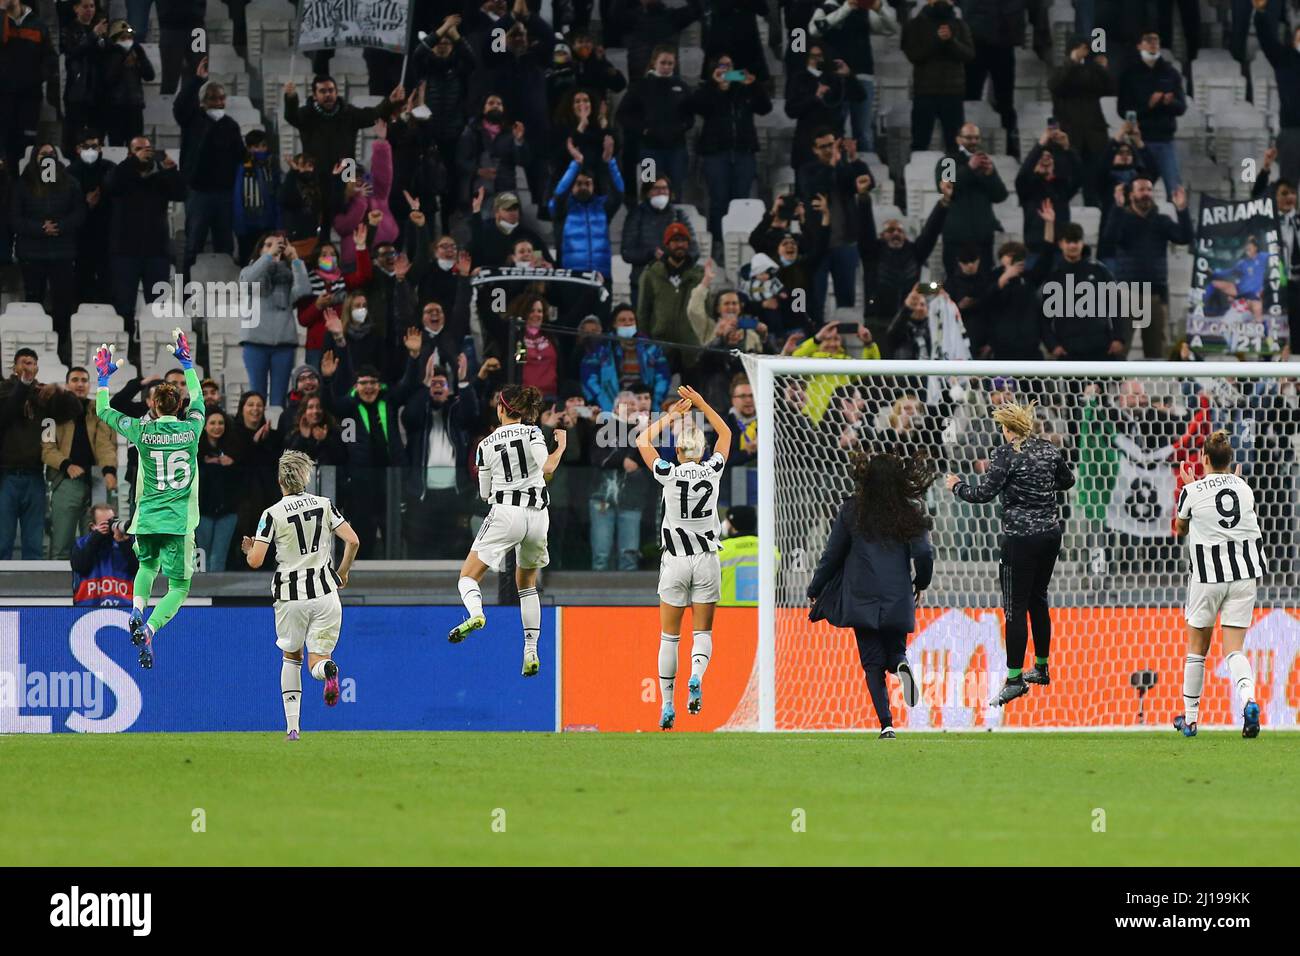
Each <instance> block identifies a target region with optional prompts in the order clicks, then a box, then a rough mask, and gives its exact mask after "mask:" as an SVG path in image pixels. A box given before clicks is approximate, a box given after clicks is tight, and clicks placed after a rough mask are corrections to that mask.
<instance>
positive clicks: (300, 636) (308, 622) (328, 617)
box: [275, 591, 343, 657]
mask: <svg viewBox="0 0 1300 956" xmlns="http://www.w3.org/2000/svg"><path fill="white" fill-rule="evenodd" d="M342 627H343V605H342V603H341V602H340V601H339V594H338V592H337V591H331V592H330V593H329V594H322V595H321V596H320V597H316V598H307V600H305V601H276V602H275V643H276V645H277V646H279V648H280V650H282V651H290V652H294V651H300V650H302V646H303V645H304V644H306V645H307V650H308V651H310V652H311V653H313V654H319V655H321V656H322V657H327V656H329V655H330V654H332V653H334V645H335V644H337V643H338V642H339V631H340V630H341V629H342Z"/></svg>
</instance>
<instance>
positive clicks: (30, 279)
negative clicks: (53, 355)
mask: <svg viewBox="0 0 1300 956" xmlns="http://www.w3.org/2000/svg"><path fill="white" fill-rule="evenodd" d="M32 155H33V160H34V161H33V162H30V163H28V164H27V168H26V169H25V170H23V174H22V175H21V176H19V177H18V183H17V184H16V185H15V187H14V195H13V205H12V217H11V220H10V221H11V223H12V228H13V231H14V237H15V242H14V253H15V255H16V257H17V259H18V262H19V264H20V265H21V266H22V273H23V295H24V297H25V298H26V300H27V301H28V302H44V301H45V293H46V291H47V290H48V291H49V292H50V294H51V295H50V298H51V302H52V306H51V312H52V314H53V318H54V331H55V333H56V334H57V335H58V339H59V343H58V346H59V357H60V359H61V360H62V361H64V362H68V361H69V360H70V359H71V355H72V330H71V321H72V310H73V308H74V307H75V305H76V293H77V283H76V271H75V268H74V263H75V260H76V256H77V235H78V233H79V232H80V231H81V226H82V224H83V223H84V222H85V221H86V201H85V199H84V198H82V194H81V184H80V183H78V182H77V180H75V179H73V178H72V177H71V176H70V175H68V171H67V170H66V169H64V168H63V164H62V163H61V162H59V159H58V156H57V155H56V153H55V150H54V146H53V145H52V144H50V143H41V144H39V145H38V146H37V147H36V149H35V150H34V151H33V154H32ZM84 510H85V509H84V507H83V508H79V509H78V514H80V512H81V511H84Z"/></svg>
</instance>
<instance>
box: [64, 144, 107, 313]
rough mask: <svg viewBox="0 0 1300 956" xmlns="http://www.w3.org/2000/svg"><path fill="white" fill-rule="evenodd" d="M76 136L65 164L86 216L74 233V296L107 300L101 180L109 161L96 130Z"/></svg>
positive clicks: (104, 216) (103, 180)
mask: <svg viewBox="0 0 1300 956" xmlns="http://www.w3.org/2000/svg"><path fill="white" fill-rule="evenodd" d="M77 135H78V141H77V149H76V158H75V159H73V160H72V162H71V163H69V164H68V175H69V176H71V177H72V178H73V179H75V180H76V181H77V182H78V183H79V184H80V186H81V195H82V198H84V199H85V202H86V219H85V221H84V222H83V223H82V224H81V230H80V231H79V232H78V233H77V258H76V274H77V281H76V296H77V300H78V301H80V302H108V301H109V300H110V299H111V298H112V294H111V288H112V286H111V281H110V277H109V273H108V244H109V233H110V230H111V228H112V224H113V216H112V210H111V209H110V208H109V202H108V200H107V199H106V198H105V196H104V183H105V180H107V179H108V174H109V173H110V172H111V171H112V169H113V163H110V162H109V161H108V160H106V159H104V158H103V150H102V148H101V146H102V140H101V139H100V136H99V134H98V133H96V132H95V131H93V130H90V129H83V130H81V131H80V133H78V134H77Z"/></svg>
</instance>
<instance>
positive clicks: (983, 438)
mask: <svg viewBox="0 0 1300 956" xmlns="http://www.w3.org/2000/svg"><path fill="white" fill-rule="evenodd" d="M744 358H745V364H746V368H747V371H748V373H749V377H750V382H751V385H752V386H753V389H754V395H755V400H756V405H757V414H758V433H757V434H758V445H759V455H758V536H759V540H760V541H761V542H763V547H762V548H761V550H760V560H759V602H758V640H757V652H756V655H755V662H754V668H753V673H752V674H751V677H750V682H749V687H748V689H747V690H746V692H745V693H744V695H743V697H742V699H741V701H740V703H739V704H738V706H737V707H736V709H735V711H734V712H733V714H732V716H731V718H730V719H729V721H728V722H727V723H726V725H725V728H726V729H733V730H762V731H772V730H848V729H866V728H873V727H876V726H878V725H877V723H876V719H875V716H874V712H873V710H872V708H871V706H870V703H869V698H868V696H867V692H866V687H865V682H864V679H863V675H862V671H861V668H860V666H859V664H858V661H857V651H856V645H855V643H854V641H853V638H852V635H851V633H849V632H846V631H843V630H838V629H835V628H831V627H829V626H828V625H827V624H826V622H820V623H818V624H812V623H810V622H809V620H808V608H809V602H808V600H807V597H806V589H807V585H808V582H809V580H810V579H811V576H812V572H813V570H814V569H815V568H816V566H817V562H818V559H819V558H820V556H821V550H822V547H823V546H824V544H825V542H826V538H827V536H828V534H829V531H830V527H831V524H832V522H833V520H834V517H835V514H836V512H837V511H838V508H839V505H840V503H841V502H842V501H843V499H844V498H845V497H847V496H849V495H850V494H851V492H852V482H851V479H850V476H849V462H850V460H851V457H852V455H853V454H854V453H855V452H861V451H881V450H891V451H892V450H900V449H901V450H904V451H910V450H922V451H924V452H925V453H927V454H929V455H930V456H931V458H932V459H933V460H934V462H935V466H936V470H937V471H938V473H939V475H940V478H942V475H943V474H944V473H946V472H949V471H951V472H955V473H957V474H959V475H961V476H963V477H965V478H967V479H974V478H978V476H979V473H980V471H981V468H982V465H983V462H984V461H985V460H986V459H987V456H988V454H989V451H990V450H991V448H992V447H994V446H995V445H996V444H998V443H1000V442H1001V441H1002V437H1001V435H1000V433H999V432H998V430H997V429H996V426H994V425H993V423H992V420H991V418H990V410H991V408H992V407H993V406H994V405H995V404H997V403H1000V402H1002V401H1006V400H1008V399H1010V400H1015V401H1019V402H1024V401H1027V400H1029V399H1036V400H1037V401H1038V403H1039V410H1038V418H1039V429H1040V431H1041V433H1042V434H1043V435H1044V437H1046V438H1048V439H1049V440H1051V441H1053V442H1054V443H1057V444H1058V445H1059V446H1060V447H1061V448H1062V450H1063V452H1064V453H1065V455H1066V457H1067V459H1068V460H1069V461H1070V463H1071V465H1072V466H1073V468H1074V472H1075V475H1076V484H1075V487H1074V488H1072V489H1071V490H1070V491H1067V492H1063V493H1062V494H1061V496H1060V501H1061V508H1062V514H1063V516H1064V518H1065V533H1064V538H1063V542H1062V549H1061V556H1060V559H1059V561H1058V563H1057V566H1056V571H1055V574H1054V576H1053V582H1052V589H1051V592H1050V598H1051V603H1052V620H1053V638H1052V652H1051V662H1052V684H1051V686H1050V687H1046V688H1043V687H1035V688H1033V689H1032V690H1031V691H1030V693H1029V695H1028V696H1027V697H1024V698H1022V699H1021V700H1018V701H1015V702H1013V703H1012V704H1011V705H1009V706H1008V707H1007V708H1005V709H996V708H991V707H989V706H988V701H989V699H990V698H991V697H992V696H993V695H994V694H995V693H996V692H997V689H998V688H999V687H1000V686H1001V682H1002V680H1003V678H1004V676H1005V668H1006V651H1005V647H1004V644H1003V636H1002V635H1003V630H1002V611H1001V607H1000V600H999V589H998V583H997V582H998V577H997V567H998V550H999V543H998V536H999V532H1000V527H1001V521H1000V507H999V506H998V503H997V502H996V500H995V501H994V502H992V503H990V504H986V505H971V504H968V503H965V502H961V501H959V500H957V499H956V498H955V497H954V496H953V495H952V494H950V493H949V492H948V491H947V490H946V488H944V487H943V483H942V480H940V481H937V482H936V483H935V485H934V486H933V487H932V488H931V489H930V492H929V494H928V495H927V498H926V502H925V504H926V508H927V511H928V512H929V513H930V515H931V516H932V518H933V522H934V528H933V530H932V532H931V540H932V542H933V545H934V549H935V574H934V581H933V583H932V584H931V586H930V588H929V590H928V591H927V592H926V594H925V597H924V601H923V606H922V607H921V608H920V609H919V610H918V612H917V629H916V632H915V633H914V634H913V635H912V636H911V638H910V639H909V649H908V656H909V659H910V660H911V663H912V667H913V669H914V671H916V672H917V673H918V675H919V676H920V679H921V683H922V701H921V703H920V704H918V706H917V707H915V708H906V707H904V706H903V704H902V696H901V693H900V691H899V689H898V686H897V684H896V682H895V681H894V679H893V678H892V677H891V678H890V679H889V686H890V691H891V696H892V701H893V706H894V713H895V721H896V724H897V725H898V726H900V727H907V728H912V729H945V730H969V729H978V730H985V729H993V728H996V727H1006V728H1015V729H1048V728H1050V729H1065V728H1080V729H1090V730H1100V729H1144V728H1145V729H1165V728H1168V727H1169V726H1170V725H1169V720H1170V718H1171V717H1172V716H1173V715H1174V714H1177V713H1180V712H1181V710H1182V696H1181V689H1182V660H1183V656H1184V653H1185V645H1186V636H1185V626H1184V622H1183V617H1182V603H1183V599H1184V596H1185V589H1186V582H1187V559H1186V556H1185V550H1186V549H1185V545H1184V544H1183V542H1182V541H1181V540H1180V539H1178V538H1176V537H1175V533H1174V527H1173V517H1174V511H1175V506H1176V494H1177V484H1178V480H1179V479H1178V466H1179V464H1180V463H1181V462H1184V461H1189V460H1195V458H1196V457H1197V455H1198V453H1199V450H1200V447H1201V445H1202V444H1203V442H1204V441H1205V439H1206V438H1208V437H1209V435H1210V434H1211V433H1212V432H1213V431H1215V430H1217V429H1224V430H1226V431H1227V432H1228V433H1229V434H1230V435H1231V437H1232V443H1233V448H1234V458H1235V460H1236V461H1237V462H1239V463H1241V465H1242V476H1243V477H1244V478H1245V479H1246V480H1247V481H1248V482H1249V483H1250V484H1251V487H1252V488H1253V489H1254V491H1255V494H1256V498H1257V511H1258V513H1259V519H1260V528H1261V532H1262V537H1263V550H1264V555H1265V559H1266V562H1267V567H1268V572H1267V574H1266V576H1265V577H1264V578H1263V579H1262V581H1261V587H1260V591H1259V600H1258V606H1257V608H1256V614H1255V622H1254V624H1253V626H1252V627H1251V629H1250V630H1249V631H1248V633H1247V637H1246V648H1245V649H1246V652H1247V654H1248V655H1249V656H1250V658H1251V660H1252V664H1253V666H1254V667H1255V673H1256V685H1257V695H1258V699H1259V703H1260V707H1261V710H1262V712H1263V715H1264V725H1265V727H1266V728H1268V729H1278V728H1284V727H1291V728H1294V727H1295V726H1296V725H1297V717H1298V715H1300V666H1297V665H1298V663H1300V620H1297V618H1296V617H1293V616H1292V615H1291V614H1290V613H1288V611H1289V610H1290V609H1293V608H1295V607H1296V606H1297V605H1298V604H1300V563H1298V562H1297V558H1298V557H1300V546H1298V545H1297V538H1298V536H1297V531H1300V494H1298V493H1297V487H1298V486H1300V482H1298V481H1297V478H1298V477H1300V465H1298V464H1297V458H1298V452H1300V388H1298V387H1297V381H1298V380H1300V365H1291V364H1289V363H1246V362H1143V363H1136V362H1134V363H1129V362H1017V363H999V362H989V361H965V362H910V361H856V360H853V361H849V360H846V361H841V360H828V359H791V358H766V357H763V358H760V357H755V356H745V357H744ZM769 543H771V544H772V545H774V546H773V547H769V546H768V545H769ZM1030 653H1032V652H1030ZM1210 664H1211V667H1210V668H1209V670H1208V672H1207V675H1206V687H1205V690H1204V697H1203V700H1202V707H1201V723H1202V726H1203V727H1208V726H1211V725H1215V726H1225V727H1226V726H1230V725H1236V724H1239V723H1240V721H1239V718H1238V715H1237V711H1238V710H1239V708H1238V707H1237V706H1236V704H1235V702H1234V701H1233V699H1232V690H1231V682H1230V679H1229V677H1228V674H1227V670H1226V668H1224V667H1223V665H1222V654H1221V651H1220V649H1219V645H1218V638H1217V637H1216V640H1215V644H1214V645H1213V646H1212V649H1211V653H1210ZM900 715H901V719H900ZM1171 732H1172V731H1171Z"/></svg>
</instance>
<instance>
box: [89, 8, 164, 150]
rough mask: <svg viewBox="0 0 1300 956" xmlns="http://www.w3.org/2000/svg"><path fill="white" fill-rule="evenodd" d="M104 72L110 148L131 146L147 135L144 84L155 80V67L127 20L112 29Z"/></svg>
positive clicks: (109, 33)
mask: <svg viewBox="0 0 1300 956" xmlns="http://www.w3.org/2000/svg"><path fill="white" fill-rule="evenodd" d="M108 40H109V44H108V46H107V47H105V48H104V58H103V60H102V62H101V65H102V68H103V71H104V102H103V106H104V130H105V132H106V133H107V135H108V144H109V145H110V146H127V145H128V144H129V143H130V142H131V140H132V139H133V138H135V137H137V136H139V135H140V134H141V133H143V132H144V84H145V83H147V82H150V81H151V80H153V78H154V71H153V64H152V63H150V62H149V57H148V55H146V53H145V52H144V47H142V46H140V44H139V43H137V42H136V37H135V31H134V30H132V29H131V25H130V24H128V23H127V22H126V21H125V20H115V21H114V22H113V24H112V25H111V26H110V27H109V28H108Z"/></svg>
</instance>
